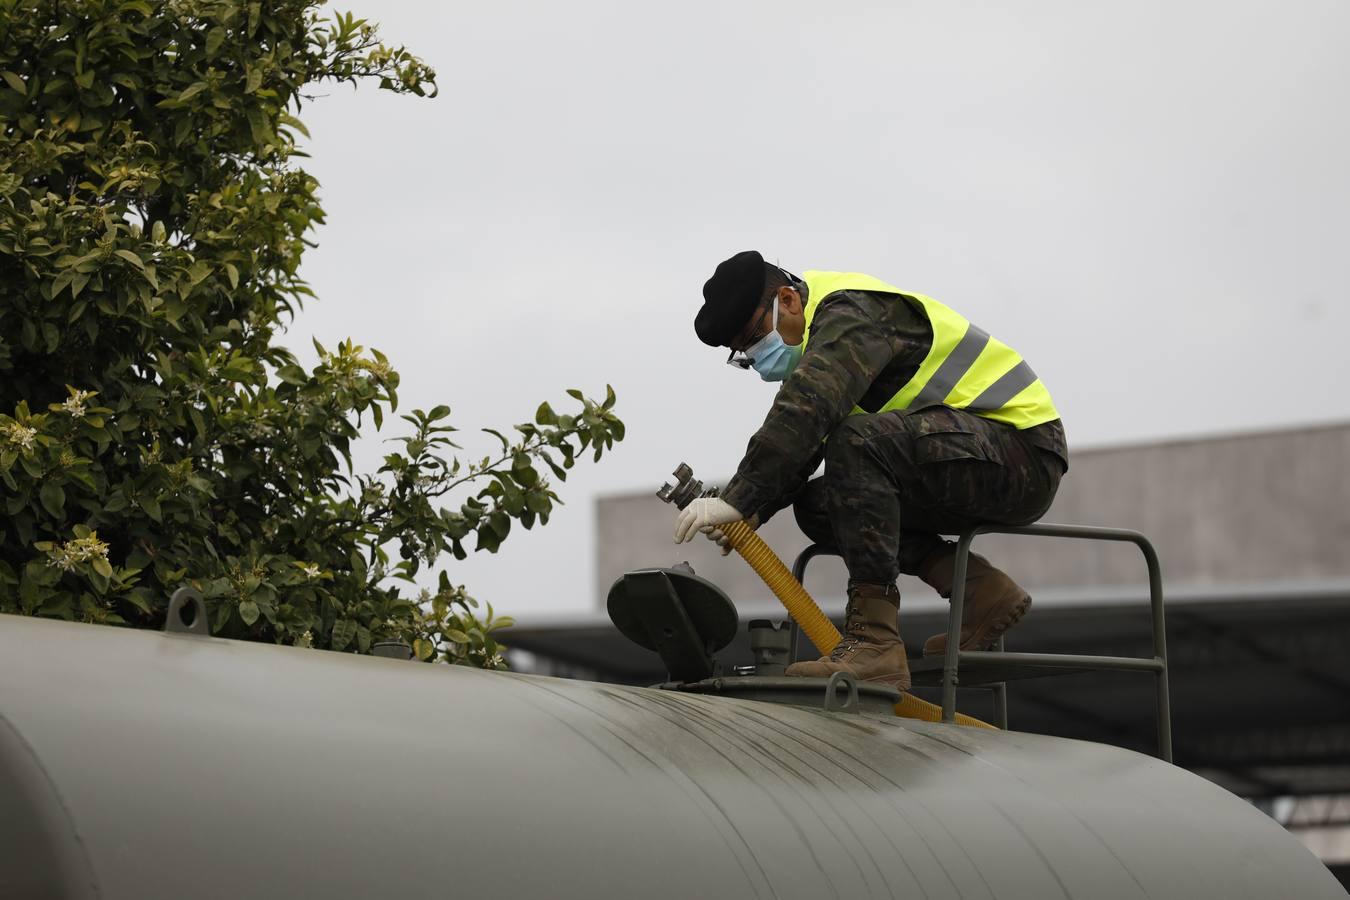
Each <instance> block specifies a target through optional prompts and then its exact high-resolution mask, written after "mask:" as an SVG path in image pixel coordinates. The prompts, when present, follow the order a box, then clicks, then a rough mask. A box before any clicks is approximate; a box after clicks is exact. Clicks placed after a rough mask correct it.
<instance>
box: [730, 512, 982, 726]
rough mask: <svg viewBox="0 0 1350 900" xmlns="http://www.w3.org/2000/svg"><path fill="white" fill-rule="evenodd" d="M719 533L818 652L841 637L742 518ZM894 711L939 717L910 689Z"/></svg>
mask: <svg viewBox="0 0 1350 900" xmlns="http://www.w3.org/2000/svg"><path fill="white" fill-rule="evenodd" d="M722 533H723V534H725V535H726V536H727V539H728V540H729V541H731V546H732V548H733V549H734V550H735V551H736V552H737V553H739V554H740V555H741V558H742V559H744V560H745V561H746V562H747V563H749V564H750V568H752V569H754V570H755V574H756V575H758V576H759V577H760V578H763V579H764V583H765V584H767V585H768V586H769V590H771V591H773V595H774V596H775V597H777V598H778V599H779V600H780V601H782V604H783V606H784V607H786V609H787V611H788V615H790V616H792V619H793V621H795V622H796V623H797V625H798V626H799V627H800V628H801V630H802V631H803V632H804V633H805V634H806V636H807V637H808V638H809V639H810V641H811V643H812V644H815V646H816V649H817V650H818V651H820V655H821V656H828V655H829V654H830V651H831V650H833V649H834V647H835V645H836V644H838V643H839V642H840V641H841V640H842V639H843V637H842V635H840V634H839V629H838V628H835V627H834V623H833V622H831V621H830V620H829V618H828V617H827V616H826V615H825V613H823V612H821V611H820V607H819V606H817V605H816V601H815V600H813V599H811V595H810V594H808V593H807V592H806V588H804V587H802V584H801V582H800V581H798V580H797V579H796V578H794V577H793V576H792V573H791V572H790V571H788V567H787V566H785V565H783V561H782V560H781V559H779V558H778V554H776V553H774V552H773V551H772V550H770V549H769V545H768V544H766V543H764V539H763V538H761V537H760V536H759V535H757V534H755V532H754V531H753V530H752V529H751V528H750V526H749V525H747V524H746V523H745V522H744V521H740V522H733V523H731V524H730V525H723V526H722ZM895 714H896V715H897V716H904V717H905V718H907V719H921V720H923V721H925V722H940V721H942V707H940V706H937V705H936V704H933V703H929V702H928V701H926V700H921V699H919V698H918V697H916V696H914V695H913V694H910V693H905V694H902V695H901V697H900V702H899V703H897V704H895ZM956 722H957V724H958V725H971V726H974V727H976V728H993V727H994V726H993V725H990V724H989V723H988V722H981V721H980V720H979V719H975V718H972V717H970V716H966V715H962V714H961V713H957V714H956Z"/></svg>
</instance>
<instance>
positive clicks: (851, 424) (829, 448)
mask: <svg viewBox="0 0 1350 900" xmlns="http://www.w3.org/2000/svg"><path fill="white" fill-rule="evenodd" d="M869 434H870V430H869V429H868V427H867V422H866V421H865V420H864V419H863V418H862V417H861V416H848V417H847V418H845V419H844V421H842V422H840V423H839V424H838V425H836V426H835V428H834V430H833V431H831V432H830V439H829V441H827V442H826V444H825V473H826V475H827V476H828V475H829V472H830V469H831V468H838V467H839V466H840V465H841V464H851V463H855V462H857V461H858V460H859V459H860V458H861V457H863V456H865V455H866V453H867V439H868V437H869Z"/></svg>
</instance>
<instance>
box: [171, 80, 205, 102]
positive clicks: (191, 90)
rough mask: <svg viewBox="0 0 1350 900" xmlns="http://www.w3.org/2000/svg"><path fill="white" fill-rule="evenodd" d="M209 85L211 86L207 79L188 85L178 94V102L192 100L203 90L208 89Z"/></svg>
mask: <svg viewBox="0 0 1350 900" xmlns="http://www.w3.org/2000/svg"><path fill="white" fill-rule="evenodd" d="M208 87H210V85H208V84H207V83H206V82H205V81H198V82H195V83H194V84H193V85H192V86H191V87H188V88H187V89H185V90H184V91H183V92H182V93H181V94H179V95H178V102H179V103H183V102H185V101H188V100H191V99H192V98H193V97H195V96H197V95H198V94H200V93H201V92H202V91H204V90H206V89H207V88H208Z"/></svg>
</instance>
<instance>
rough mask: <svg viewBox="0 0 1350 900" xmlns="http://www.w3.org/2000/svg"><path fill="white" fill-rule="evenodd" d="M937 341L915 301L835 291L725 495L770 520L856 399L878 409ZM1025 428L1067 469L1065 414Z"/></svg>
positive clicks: (794, 490)
mask: <svg viewBox="0 0 1350 900" xmlns="http://www.w3.org/2000/svg"><path fill="white" fill-rule="evenodd" d="M803 299H805V298H803ZM932 344H933V329H932V327H931V326H930V325H929V324H928V318H927V316H925V315H924V314H923V312H922V307H920V306H919V305H918V303H917V302H916V301H912V300H908V299H905V300H903V301H902V302H899V303H897V302H896V299H895V296H894V295H891V294H882V293H874V292H872V291H839V292H838V293H836V294H834V295H832V296H831V298H830V302H829V303H824V304H821V306H820V307H819V308H818V309H817V310H816V315H815V319H814V320H813V321H812V323H811V340H810V342H808V343H807V345H806V351H805V352H804V353H803V354H802V357H801V359H800V360H798V361H797V367H796V368H795V369H793V371H792V374H791V375H789V376H788V377H787V379H786V380H785V381H784V382H783V384H782V386H781V387H779V389H778V394H777V395H776V396H775V397H774V400H773V406H772V407H771V408H770V409H769V414H768V416H767V417H765V419H764V424H763V425H761V426H760V428H759V430H758V431H756V432H755V434H754V435H753V436H752V437H751V438H750V444H749V446H748V447H747V448H746V451H745V456H744V457H743V458H742V459H741V463H740V466H739V467H738V468H737V470H736V475H735V477H733V478H732V479H731V482H730V483H729V484H728V485H727V487H726V490H724V491H723V492H722V498H723V499H724V500H726V501H727V502H728V503H730V504H731V505H732V506H734V507H736V509H738V510H740V511H741V512H742V513H744V514H745V515H746V516H750V515H752V514H755V513H758V515H759V518H760V521H767V520H768V518H769V517H770V516H772V515H773V514H774V513H775V512H777V511H778V510H780V509H782V508H783V507H785V506H787V505H788V504H789V503H791V502H792V498H793V497H794V496H795V495H796V493H797V492H798V491H799V490H800V489H801V487H802V486H803V485H804V484H805V483H806V481H807V479H808V478H810V477H811V475H812V474H813V473H814V472H815V470H816V469H817V468H818V467H819V465H820V461H821V457H822V455H823V453H824V441H825V438H826V437H827V436H828V435H829V433H830V432H831V431H833V430H834V428H835V426H837V425H838V424H839V423H840V422H842V421H843V420H844V418H845V417H846V416H847V415H848V414H849V412H850V411H851V410H852V409H853V407H854V406H859V407H861V408H862V409H865V410H876V409H880V408H881V407H882V406H883V405H884V404H885V403H886V401H887V400H889V399H890V398H891V397H893V396H895V394H896V392H897V391H899V390H900V388H901V386H902V385H904V384H905V383H906V382H907V381H909V380H910V379H911V378H913V377H914V375H915V373H916V372H918V370H919V366H920V364H922V362H923V360H924V357H926V356H927V355H928V351H929V350H930V349H931V348H932ZM1024 434H1025V435H1026V437H1027V439H1028V440H1029V441H1031V442H1032V443H1033V444H1035V445H1036V446H1037V447H1039V448H1041V449H1043V450H1046V451H1048V452H1050V453H1052V454H1054V455H1055V456H1057V457H1058V458H1059V460H1060V461H1061V462H1062V463H1063V465H1064V468H1065V469H1066V470H1067V469H1068V466H1069V463H1068V460H1069V451H1068V446H1067V444H1066V442H1065V438H1064V428H1063V425H1062V423H1061V422H1060V420H1058V419H1056V420H1055V421H1053V422H1047V423H1046V424H1044V425H1037V426H1036V427H1034V428H1029V429H1027V430H1026V431H1025V432H1024Z"/></svg>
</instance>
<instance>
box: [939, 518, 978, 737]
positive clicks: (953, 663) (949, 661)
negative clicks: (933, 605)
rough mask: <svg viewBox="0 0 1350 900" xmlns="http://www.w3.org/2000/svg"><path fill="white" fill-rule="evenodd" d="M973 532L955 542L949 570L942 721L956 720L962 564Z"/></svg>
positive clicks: (965, 562) (962, 607)
mask: <svg viewBox="0 0 1350 900" xmlns="http://www.w3.org/2000/svg"><path fill="white" fill-rule="evenodd" d="M974 540H975V532H974V531H968V532H966V533H965V534H963V535H961V537H960V539H959V540H957V542H956V567H955V570H954V571H953V572H952V596H951V611H950V612H949V613H948V614H947V649H946V652H945V653H944V655H943V657H942V721H944V722H955V721H956V674H957V666H958V665H959V664H960V653H961V619H962V617H963V615H964V613H965V606H966V568H967V567H968V565H969V563H970V544H971V542H972V541H974Z"/></svg>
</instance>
